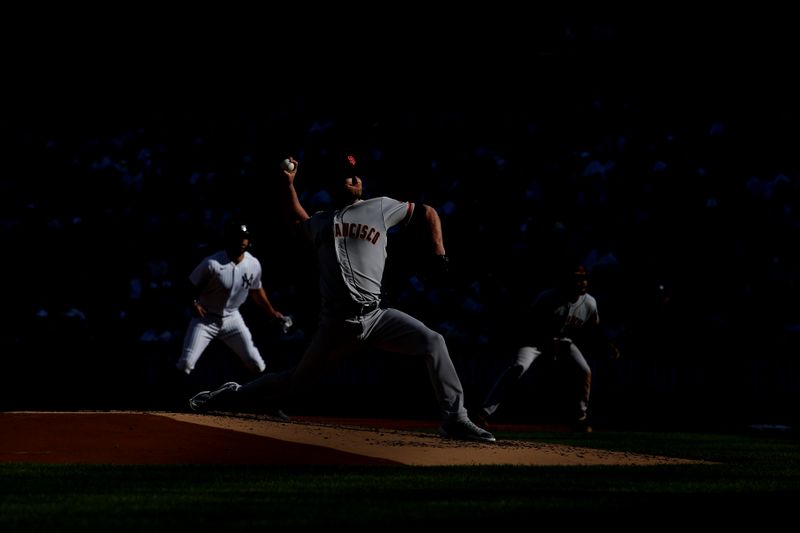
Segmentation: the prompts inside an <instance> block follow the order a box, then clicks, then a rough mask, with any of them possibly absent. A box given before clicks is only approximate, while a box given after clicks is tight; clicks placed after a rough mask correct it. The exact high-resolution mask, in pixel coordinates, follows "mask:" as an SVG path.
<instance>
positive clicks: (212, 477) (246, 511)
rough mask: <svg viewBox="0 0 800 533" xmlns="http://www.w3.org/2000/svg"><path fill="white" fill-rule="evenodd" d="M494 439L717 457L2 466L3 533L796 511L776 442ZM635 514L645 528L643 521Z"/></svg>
mask: <svg viewBox="0 0 800 533" xmlns="http://www.w3.org/2000/svg"><path fill="white" fill-rule="evenodd" d="M498 436H499V437H501V438H519V439H532V440H537V441H541V442H552V443H564V444H573V445H582V446H592V447H598V448H604V449H613V450H624V451H630V452H638V453H650V454H660V455H669V456H674V457H685V458H694V459H703V460H706V461H714V462H715V463H716V464H705V465H665V466H647V467H634V466H625V467H608V466H596V467H511V466H503V467H489V466H486V467H436V468H430V467H425V468H412V467H379V468H366V467H359V468H354V467H301V468H298V467H271V466H252V467H239V466H236V467H229V466H225V467H223V466H186V465H184V466H180V465H179V466H102V465H101V466H78V465H35V464H0V480H2V483H1V484H0V531H3V532H7V531H21V530H24V531H32V530H41V531H44V530H47V531H51V530H52V531H59V532H61V531H75V530H90V529H91V530H93V531H95V530H96V531H114V532H117V531H145V530H157V531H221V530H224V531H235V530H246V529H271V530H275V529H304V528H318V527H347V528H348V529H353V528H357V529H373V530H374V529H380V530H386V529H403V530H405V531H409V528H412V527H423V526H424V527H437V528H448V529H452V528H453V527H454V526H457V527H459V528H461V529H463V528H464V527H470V528H475V527H480V526H486V527H491V528H492V530H494V529H495V528H497V527H509V528H510V527H515V528H516V527H518V524H522V525H523V527H525V528H528V529H533V530H535V529H536V528H537V527H540V526H541V527H544V524H545V523H546V522H547V521H548V520H551V519H553V520H558V521H557V522H555V523H556V524H565V525H567V526H570V527H571V526H574V525H581V524H588V525H591V526H596V527H600V526H601V525H609V526H612V527H614V528H615V529H618V528H620V527H622V528H624V529H634V528H641V527H642V526H643V525H649V526H663V525H667V524H677V525H681V526H685V527H691V526H696V525H698V524H702V523H707V524H713V525H717V526H719V525H720V524H721V523H726V524H737V523H741V521H742V520H753V519H757V520H758V521H759V522H760V524H761V525H762V526H767V525H769V524H771V523H778V522H779V521H780V520H782V519H785V518H790V517H793V515H794V514H796V511H797V510H798V505H799V504H800V441H798V439H797V438H796V437H795V436H791V435H789V436H785V435H707V434H691V433H623V432H619V433H614V432H603V433H591V434H587V435H582V434H570V433H526V434H510V433H508V434H499V435H498ZM642 519H645V520H646V522H645V523H643V522H642V521H641V520H642Z"/></svg>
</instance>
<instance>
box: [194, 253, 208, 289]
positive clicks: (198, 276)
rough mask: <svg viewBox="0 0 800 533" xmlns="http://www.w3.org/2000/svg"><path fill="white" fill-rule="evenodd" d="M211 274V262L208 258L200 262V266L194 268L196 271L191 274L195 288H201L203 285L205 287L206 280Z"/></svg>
mask: <svg viewBox="0 0 800 533" xmlns="http://www.w3.org/2000/svg"><path fill="white" fill-rule="evenodd" d="M210 274H211V262H210V261H209V260H208V258H207V257H206V258H205V259H203V260H202V261H200V264H199V265H197V266H196V267H195V268H194V270H192V273H191V274H189V281H191V282H192V284H193V285H194V286H195V287H200V286H201V285H203V283H204V282H205V280H207V279H208V277H209V275H210Z"/></svg>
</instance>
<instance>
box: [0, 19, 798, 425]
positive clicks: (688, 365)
mask: <svg viewBox="0 0 800 533" xmlns="http://www.w3.org/2000/svg"><path fill="white" fill-rule="evenodd" d="M543 27H545V25H542V26H539V27H538V29H539V30H541V29H542V28H543ZM546 27H547V30H548V31H547V32H546V33H544V37H543V36H542V32H541V31H540V32H538V33H536V34H535V35H536V37H535V38H533V39H532V40H530V41H528V40H526V34H525V33H523V32H521V31H519V29H520V28H519V27H516V26H515V29H516V33H515V34H514V37H513V39H512V40H511V41H508V40H506V41H503V43H505V44H508V45H509V46H514V50H513V58H514V59H513V60H512V59H511V53H510V52H509V51H508V50H504V49H501V48H500V47H498V46H490V45H488V44H487V45H486V46H485V48H484V46H483V44H485V42H484V41H482V40H481V39H480V37H479V36H476V37H475V38H474V39H471V40H470V39H465V35H459V40H458V42H453V43H451V44H452V46H448V41H447V38H446V37H445V38H443V40H442V42H441V43H439V44H440V46H438V47H437V48H435V50H434V49H432V51H431V53H430V54H422V53H421V52H415V53H414V55H413V57H411V58H410V59H409V60H408V62H406V61H404V57H403V56H404V54H403V52H402V50H403V48H402V45H398V46H400V48H397V47H394V48H391V52H384V53H383V55H380V54H377V52H376V54H377V55H370V54H369V53H368V51H364V48H368V43H354V45H357V46H358V47H359V49H361V50H362V52H361V55H359V56H357V57H352V56H344V58H343V59H337V58H334V57H333V54H332V53H331V52H329V51H326V50H324V47H322V48H323V49H320V51H319V54H318V56H314V58H309V55H308V54H306V53H305V52H301V49H300V48H288V49H287V55H288V56H290V57H291V58H292V60H291V61H287V62H286V67H285V68H286V72H280V73H279V74H276V71H277V70H279V69H277V67H276V65H275V64H274V63H270V62H266V63H262V62H261V61H260V60H259V59H258V57H259V56H258V54H257V53H253V51H252V50H251V52H250V53H249V54H248V55H245V56H241V55H240V56H239V58H238V59H232V60H231V61H232V63H231V64H228V63H226V62H224V61H220V58H219V57H217V58H216V59H215V61H214V63H213V66H214V67H216V70H213V69H209V68H201V67H207V65H204V64H203V62H202V61H200V60H199V59H198V58H197V57H195V58H194V60H193V61H192V62H191V63H190V64H191V66H196V67H198V68H196V69H192V68H189V67H187V66H186V63H185V62H182V63H181V65H180V66H176V67H175V69H177V72H178V73H177V74H176V73H175V72H172V71H171V70H170V69H171V66H170V65H171V62H170V61H161V62H159V63H158V69H157V71H155V72H156V73H157V74H158V76H154V77H152V78H146V79H145V78H144V77H143V73H144V72H147V69H139V70H137V71H136V73H135V75H134V74H132V73H131V71H132V70H134V69H133V67H134V66H136V64H133V63H132V62H131V63H122V64H120V65H119V66H120V68H121V69H123V70H122V72H120V71H116V72H115V73H114V74H112V75H110V76H108V77H106V76H105V73H107V72H108V69H109V65H108V64H98V65H93V64H89V65H87V64H85V63H84V64H82V65H81V67H80V68H78V67H75V68H73V67H72V66H70V63H69V61H68V60H67V59H68V58H67V57H66V56H61V55H59V51H58V48H57V47H55V48H53V49H52V50H51V51H52V54H51V55H50V60H49V62H48V63H47V66H48V68H50V69H51V70H50V71H51V72H52V73H53V74H52V76H50V75H41V73H40V75H39V76H37V77H36V80H37V83H36V84H32V85H23V86H21V88H20V89H19V91H18V92H16V93H14V97H9V99H8V100H7V102H6V104H7V106H8V107H7V112H6V113H5V114H4V117H3V119H2V127H3V138H2V144H3V147H4V150H5V151H6V156H5V157H4V160H3V163H4V168H3V171H2V173H0V196H2V211H0V238H1V239H2V241H1V242H2V247H3V250H5V252H4V258H3V278H4V280H5V284H4V285H5V289H4V291H3V293H4V296H5V305H4V306H3V310H2V324H3V325H2V329H1V330H0V376H1V377H0V407H2V408H6V409H9V408H13V409H20V408H159V407H161V406H162V405H163V402H162V400H163V398H164V397H165V396H166V391H165V389H164V387H165V386H166V385H165V384H166V382H167V380H166V376H167V374H168V369H170V368H171V366H172V365H174V362H175V360H176V359H177V357H178V356H179V353H180V347H181V342H182V338H183V333H184V331H185V328H186V326H187V324H188V320H189V306H188V303H189V301H190V299H189V297H188V296H187V289H186V283H187V282H188V279H187V277H188V274H189V272H190V271H191V269H192V268H193V267H194V266H195V265H196V264H197V263H198V262H199V261H200V260H201V259H202V258H203V257H204V256H206V255H208V254H210V253H211V252H213V251H216V250H217V249H219V242H220V237H221V234H220V233H221V228H222V225H223V223H224V221H225V220H227V219H229V218H231V217H234V216H240V217H243V218H244V219H245V220H247V221H248V222H249V224H250V225H251V227H252V228H253V232H254V238H253V240H254V249H253V253H254V255H256V256H257V257H258V258H259V259H260V260H261V263H262V266H263V267H264V284H265V287H266V289H267V291H268V293H269V295H270V297H271V299H272V301H273V303H274V305H275V306H276V307H277V308H278V309H279V310H281V311H282V312H284V313H285V314H291V315H292V316H293V317H294V318H295V324H296V325H295V327H294V328H293V329H292V330H291V331H290V332H289V333H288V334H284V333H282V332H281V331H280V328H279V327H278V326H277V324H274V323H270V322H268V321H267V319H266V318H265V317H264V315H263V314H262V313H261V312H260V311H259V310H258V309H256V308H255V306H252V307H250V304H245V307H244V308H243V311H244V313H245V319H246V321H247V322H248V324H249V325H250V327H251V329H252V330H253V331H254V334H255V336H256V341H257V343H258V344H259V346H260V348H261V350H262V354H263V355H264V356H265V359H266V360H267V363H268V366H269V368H271V369H280V368H283V367H285V366H287V365H290V364H291V363H292V362H293V361H295V360H296V358H297V357H299V355H300V354H301V353H302V350H303V348H304V346H305V343H306V342H307V340H308V339H309V336H310V335H311V334H312V333H313V330H314V327H315V319H316V309H317V307H316V306H317V293H316V289H317V287H316V282H317V281H316V277H315V271H314V264H313V255H311V253H310V250H309V249H308V248H307V247H306V246H305V245H304V244H303V243H302V242H300V241H298V239H297V236H296V235H295V234H294V233H292V232H291V230H290V229H289V228H287V227H286V225H285V224H284V223H283V220H282V218H281V212H280V202H279V201H278V200H279V199H278V198H277V194H278V193H279V191H280V189H279V188H277V187H276V185H277V184H278V183H279V180H280V169H279V166H278V165H279V162H280V161H281V160H282V159H283V158H284V157H286V156H289V155H293V156H294V157H296V158H297V159H298V160H299V161H300V162H301V166H300V172H299V174H298V178H297V187H298V190H299V191H300V192H301V200H302V201H303V203H304V205H305V206H306V208H307V210H309V211H313V210H316V209H321V208H325V207H326V206H327V204H328V203H329V201H330V186H331V180H330V177H331V176H330V173H329V171H328V166H327V164H326V163H327V161H328V160H329V158H330V157H331V155H332V154H334V153H336V152H337V151H338V150H340V149H342V148H343V147H346V148H348V149H351V150H353V151H354V152H355V153H356V154H357V156H358V157H359V161H360V163H363V164H364V168H365V170H364V172H363V174H364V175H363V178H364V181H365V188H366V194H367V195H368V196H378V195H388V196H393V197H396V198H399V199H408V200H412V201H415V202H424V203H427V204H429V205H431V206H433V207H435V208H436V209H437V211H438V212H439V214H440V216H441V218H442V222H443V228H444V233H445V244H446V247H447V250H448V254H449V255H450V257H451V262H452V268H451V272H450V274H449V276H447V277H446V278H441V277H435V276H432V275H431V272H430V271H429V269H428V268H427V260H428V259H429V258H428V256H427V252H428V248H427V247H426V243H424V242H420V241H419V240H418V239H417V237H418V236H415V235H411V234H407V233H403V232H398V233H396V234H393V235H392V239H391V242H390V250H389V262H388V268H387V273H386V280H385V281H386V283H385V288H386V296H385V301H386V302H387V303H388V304H390V305H393V306H396V307H398V308H401V309H403V310H405V311H407V312H409V313H411V314H412V315H414V316H417V317H418V318H420V319H421V320H423V321H424V322H425V323H426V324H428V325H429V326H431V327H432V328H433V329H435V330H437V331H439V332H440V333H442V334H443V335H444V336H445V338H446V340H447V343H448V346H449V348H450V352H451V355H452V357H453V359H454V361H455V363H456V366H457V368H458V371H459V373H460V376H461V378H462V381H463V383H464V386H465V389H466V396H467V403H468V407H472V406H475V405H476V404H477V402H479V401H480V399H481V398H482V397H483V396H484V394H485V393H486V391H487V390H488V387H490V386H491V384H492V383H493V381H494V379H495V378H496V377H497V375H498V373H499V372H500V371H501V370H502V368H503V367H504V366H505V365H506V364H507V363H508V362H509V360H510V358H511V357H512V356H513V355H514V353H515V350H516V349H517V348H518V346H519V343H520V342H521V340H522V339H523V334H524V333H525V331H526V328H530V325H529V324H526V323H525V321H524V319H523V317H524V316H525V315H524V310H525V309H526V307H527V306H528V305H529V304H530V303H531V302H532V299H533V298H534V297H535V295H536V294H537V293H538V292H539V291H541V290H542V289H545V288H547V287H549V286H551V285H552V284H553V283H554V282H555V281H556V279H557V278H558V276H559V275H560V274H562V273H563V272H564V271H565V269H570V268H573V267H574V266H575V265H576V264H583V265H585V266H586V267H587V268H588V269H589V271H590V275H591V278H590V288H589V292H590V293H591V294H593V295H595V296H596V298H597V300H598V305H599V312H600V317H601V320H602V321H603V323H604V326H605V328H606V330H607V332H608V335H609V337H610V338H611V339H612V340H613V341H614V342H615V343H616V344H617V345H618V346H619V348H620V350H621V354H622V357H621V358H620V359H619V360H616V361H611V360H607V359H605V358H604V357H602V354H595V355H593V356H591V357H590V364H592V366H593V370H594V374H595V384H594V392H593V400H592V407H591V409H592V415H593V417H594V418H595V419H596V420H599V421H601V422H604V423H608V424H612V423H619V424H623V423H627V424H661V425H663V424H667V423H674V424H683V425H691V424H698V425H700V424H703V425H706V424H709V423H713V424H721V425H726V424H740V423H770V424H791V423H794V422H796V420H797V414H796V411H795V409H794V405H796V404H797V400H798V396H800V383H798V377H799V376H800V374H799V373H798V363H797V355H798V351H797V347H798V339H799V338H800V311H798V309H797V302H798V296H799V295H798V289H799V286H798V281H799V279H798V277H799V273H800V271H799V270H798V267H799V266H800V265H798V261H799V258H800V254H798V253H797V250H798V244H800V243H799V242H798V240H799V237H800V211H799V209H800V204H798V194H800V175H799V174H798V170H800V165H799V164H798V163H799V162H798V156H797V154H798V150H797V147H798V146H800V144H798V140H800V134H799V133H798V127H800V123H799V122H798V118H799V117H798V113H797V111H798V106H797V102H796V101H795V100H796V94H797V93H796V92H795V91H794V87H793V85H792V83H793V82H792V81H791V80H792V79H793V78H792V76H793V74H792V73H791V69H792V67H791V65H790V61H789V60H790V59H791V54H790V53H789V52H787V45H788V44H789V42H788V41H787V39H788V38H786V37H785V36H784V35H783V34H782V33H781V32H783V31H784V27H783V26H779V27H769V28H761V27H759V31H758V33H757V37H758V42H757V43H753V42H752V41H750V40H749V36H751V35H753V31H752V28H750V29H749V30H748V27H746V26H745V27H737V28H728V29H726V30H725V31H724V32H720V31H717V32H713V33H711V34H710V35H707V33H706V32H704V31H703V29H704V28H702V27H701V28H700V29H698V28H695V27H693V33H691V34H690V35H689V36H688V38H687V39H683V38H684V37H686V35H682V32H681V31H680V28H678V29H676V30H670V29H669V28H667V27H666V25H662V26H659V27H658V31H657V32H655V34H654V35H651V34H650V28H649V27H648V26H647V25H642V26H637V27H636V29H635V30H631V28H630V27H628V26H624V25H621V24H618V23H614V22H613V21H608V20H605V21H599V22H598V21H596V22H593V23H572V22H569V21H564V20H560V21H559V22H557V23H554V24H552V25H547V26H546ZM465 33H466V32H465ZM765 37H767V39H765ZM507 39H509V38H508V37H507ZM254 43H255V40H253V41H248V44H249V45H251V46H254ZM482 43H483V44H482ZM643 44H646V45H647V46H642V45H643ZM206 46H208V45H206ZM210 49H211V48H210V47H208V48H203V51H206V50H210ZM387 49H388V48H387ZM148 50H149V49H148ZM500 54H503V55H500ZM169 57H170V59H172V58H173V56H169ZM126 58H127V59H128V60H129V61H130V59H131V58H130V54H127V55H126ZM421 58H424V59H421ZM123 67H124V68H127V69H128V70H124V68H123ZM245 67H246V70H245ZM27 68H28V67H27V66H26V68H25V69H23V72H27ZM95 69H96V70H95ZM239 69H242V70H243V71H246V72H250V74H249V75H248V76H245V77H244V79H242V78H241V77H237V76H236V75H234V73H236V72H238V71H239ZM112 70H113V69H112ZM150 72H151V73H152V72H153V71H150ZM254 72H257V73H258V74H255V73H254ZM99 73H102V74H99ZM264 76H266V80H265V79H264V78H263V77H264ZM76 78H77V79H78V80H81V79H82V80H83V82H82V83H79V82H76V81H75V79H76ZM87 80H88V81H87ZM176 80H180V83H179V86H177V87H176V86H175V85H174V83H175V81H176ZM207 84H211V85H213V87H214V88H215V89H213V90H212V89H209V88H208V86H207ZM217 87H219V89H216V88H217ZM240 366H241V365H240V364H239V362H238V361H237V360H235V356H233V355H232V354H231V353H229V352H228V351H227V350H226V349H225V348H224V347H220V346H216V345H212V347H211V348H210V349H209V351H208V352H207V353H206V355H204V357H203V358H202V359H201V361H200V363H199V365H198V368H197V372H196V374H195V375H193V376H192V379H194V380H195V381H196V384H197V387H198V390H200V389H202V388H207V387H213V386H216V385H218V384H219V383H222V382H224V381H228V380H231V379H233V380H245V379H248V378H247V376H246V375H243V374H242V369H241V368H240ZM534 370H535V368H534ZM534 373H535V372H534ZM530 381H531V384H530V386H529V387H526V388H524V390H521V391H519V392H518V393H517V394H518V398H517V400H518V401H514V402H508V407H506V408H504V411H503V412H498V418H499V419H503V418H505V419H507V420H518V421H534V420H547V419H548V417H550V416H552V413H553V412H557V411H558V409H559V407H558V406H559V405H561V404H562V403H563V402H562V395H563V391H561V390H560V388H559V385H558V384H559V383H560V382H559V381H558V380H557V379H556V380H553V379H551V378H544V377H541V378H540V377H537V376H533V377H532V378H531V380H530ZM292 408H293V409H294V411H295V413H310V414H345V415H353V416H368V415H369V416H373V415H382V416H406V417H415V416H416V417H427V416H435V405H434V402H433V397H432V392H430V386H429V385H428V384H427V375H426V373H425V369H424V368H421V367H419V366H418V365H416V364H414V363H413V362H408V361H404V360H401V359H398V358H397V357H396V356H392V355H388V354H369V353H368V354H364V355H363V356H359V357H357V358H354V360H353V361H351V362H348V363H347V364H346V365H344V366H343V367H342V368H340V369H339V370H337V371H336V372H334V373H333V374H332V375H331V376H329V377H328V378H326V380H324V382H323V383H321V384H320V386H319V387H318V389H317V394H316V396H314V397H309V398H306V399H304V400H303V401H301V402H299V403H298V404H297V405H294V406H292ZM291 410H292V409H291V408H290V411H291ZM290 414H291V413H290Z"/></svg>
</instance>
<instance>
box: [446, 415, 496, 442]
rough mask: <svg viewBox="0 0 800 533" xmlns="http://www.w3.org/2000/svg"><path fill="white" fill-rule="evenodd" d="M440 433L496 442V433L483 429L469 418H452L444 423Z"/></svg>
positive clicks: (452, 436)
mask: <svg viewBox="0 0 800 533" xmlns="http://www.w3.org/2000/svg"><path fill="white" fill-rule="evenodd" d="M439 435H441V436H442V437H446V438H449V439H459V440H474V441H480V442H495V440H496V439H495V438H494V435H492V434H491V433H489V432H488V431H486V430H485V429H481V428H479V427H478V426H476V425H475V424H473V423H472V421H471V420H470V419H468V418H465V419H463V420H451V421H448V422H445V423H443V424H442V426H441V427H440V428H439Z"/></svg>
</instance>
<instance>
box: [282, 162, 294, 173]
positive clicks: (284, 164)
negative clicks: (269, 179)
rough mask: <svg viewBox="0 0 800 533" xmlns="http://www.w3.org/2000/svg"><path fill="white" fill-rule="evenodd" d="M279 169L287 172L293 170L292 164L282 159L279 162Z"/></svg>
mask: <svg viewBox="0 0 800 533" xmlns="http://www.w3.org/2000/svg"><path fill="white" fill-rule="evenodd" d="M281 168H282V169H283V170H288V171H289V172H291V171H292V170H294V163H292V162H291V161H290V160H288V159H284V160H283V161H281Z"/></svg>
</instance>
